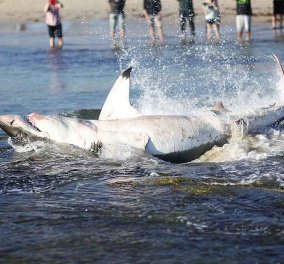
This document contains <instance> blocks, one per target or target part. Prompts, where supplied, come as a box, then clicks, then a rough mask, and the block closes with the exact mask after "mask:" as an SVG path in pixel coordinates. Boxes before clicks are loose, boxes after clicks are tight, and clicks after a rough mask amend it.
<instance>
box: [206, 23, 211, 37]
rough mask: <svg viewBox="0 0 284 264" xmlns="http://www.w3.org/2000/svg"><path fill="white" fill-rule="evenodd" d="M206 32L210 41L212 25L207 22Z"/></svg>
mask: <svg viewBox="0 0 284 264" xmlns="http://www.w3.org/2000/svg"><path fill="white" fill-rule="evenodd" d="M206 32H207V41H210V39H211V25H210V24H209V23H206Z"/></svg>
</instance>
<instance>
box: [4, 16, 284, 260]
mask: <svg viewBox="0 0 284 264" xmlns="http://www.w3.org/2000/svg"><path fill="white" fill-rule="evenodd" d="M107 25H108V23H107V21H93V22H89V21H83V22H81V23H80V22H74V23H67V22H66V23H65V24H64V26H65V27H64V32H65V36H66V37H65V42H66V45H65V46H64V49H63V50H61V51H49V50H48V49H47V45H48V39H47V33H46V28H45V25H43V24H40V23H38V24H31V25H28V27H27V31H24V32H8V33H7V32H6V33H1V36H0V37H1V42H0V113H1V114H20V115H27V114H29V113H31V112H41V113H45V114H62V115H68V116H77V117H80V118H88V119H92V118H93V119H95V118H97V116H98V114H99V109H100V108H101V107H102V104H103V102H104V100H105V98H106V96H107V93H108V91H109V90H110V88H111V86H112V84H113V83H114V81H115V79H116V78H117V76H118V75H119V73H120V72H121V71H122V70H123V69H125V68H126V67H128V66H129V65H132V66H133V68H134V70H133V73H132V77H131V81H132V82H131V90H130V101H131V103H132V105H133V106H135V107H136V108H137V109H139V110H140V111H141V112H142V113H144V114H183V115H186V114H191V113H194V112H197V111H202V110H203V109H207V108H210V107H211V106H212V105H213V104H214V103H215V102H216V101H220V100H222V101H223V102H224V104H225V106H226V107H227V108H229V109H230V110H231V111H233V113H246V112H249V111H251V109H255V108H259V107H262V106H267V105H269V104H272V103H274V102H280V101H281V100H282V99H283V98H282V94H283V93H281V90H280V91H279V88H280V87H281V84H280V83H279V75H278V72H277V69H276V67H275V64H274V62H273V61H272V59H271V57H270V55H269V54H270V53H275V54H277V55H278V56H279V57H280V59H282V61H284V53H283V44H284V40H283V37H281V36H273V35H272V33H271V32H270V30H269V29H267V27H268V26H267V25H260V26H257V27H255V28H254V32H253V39H254V40H253V41H252V42H251V44H249V45H248V44H245V45H240V44H237V43H236V42H235V31H234V28H230V27H223V28H222V33H223V42H222V43H220V44H210V45H208V44H206V43H205V41H204V36H203V35H202V34H200V35H199V36H198V38H197V40H196V43H195V44H191V45H185V46H181V45H180V44H179V39H178V37H177V35H178V34H176V29H177V26H176V25H175V24H173V25H169V24H167V26H166V28H165V30H166V45H165V46H164V47H162V48H159V47H158V48H150V47H149V46H148V36H147V34H146V26H145V24H144V23H143V22H142V21H141V22H139V21H132V22H131V23H129V25H128V27H127V28H128V41H127V48H126V49H125V50H123V51H118V50H116V51H114V50H111V49H110V42H109V38H108V28H107ZM202 30H203V28H202V26H200V28H199V31H200V32H202ZM96 109H98V110H96ZM281 130H282V128H281V127H278V128H277V129H270V130H268V132H267V133H265V134H262V135H256V136H254V137H245V138H244V139H241V138H239V137H238V136H236V137H234V138H233V139H232V140H231V141H230V142H229V143H228V144H226V145H225V146H224V147H222V148H214V149H213V150H212V151H209V152H208V153H206V154H205V155H204V156H203V157H201V158H200V159H199V160H197V161H194V162H191V163H185V164H171V163H167V162H163V161H161V160H158V159H156V158H154V157H152V156H151V155H149V154H146V153H144V152H140V151H137V150H133V149H129V148H128V147H127V146H125V147H123V148H117V149H112V150H111V151H108V149H106V150H105V151H103V152H102V153H101V154H100V155H99V156H95V155H94V154H92V153H89V152H86V151H83V150H80V149H77V148H74V147H72V146H60V145H56V144H50V143H48V144H45V143H43V142H36V143H34V144H33V146H32V148H31V149H28V148H25V147H24V148H23V149H18V151H19V152H15V151H14V150H13V148H12V147H11V146H10V145H9V144H8V138H7V137H6V136H5V135H4V133H3V132H2V131H0V234H1V243H0V262H1V263H95V262H96V263H281V262H282V261H283V259H284V248H283V243H284V198H283V197H284V196H283V190H284V176H283V175H284V167H283V163H284V157H283V147H284V146H283V142H284V141H283V133H282V132H281ZM28 150H30V151H28Z"/></svg>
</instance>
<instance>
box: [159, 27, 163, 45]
mask: <svg viewBox="0 0 284 264" xmlns="http://www.w3.org/2000/svg"><path fill="white" fill-rule="evenodd" d="M158 35H159V39H160V45H161V46H162V45H163V44H164V32H163V27H159V28H158Z"/></svg>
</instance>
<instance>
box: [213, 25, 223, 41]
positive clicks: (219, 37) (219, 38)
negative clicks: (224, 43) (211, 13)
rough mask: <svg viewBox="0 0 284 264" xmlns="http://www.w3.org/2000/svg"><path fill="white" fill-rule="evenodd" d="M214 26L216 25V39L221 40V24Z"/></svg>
mask: <svg viewBox="0 0 284 264" xmlns="http://www.w3.org/2000/svg"><path fill="white" fill-rule="evenodd" d="M213 27H214V31H215V35H216V39H217V40H218V41H220V40H221V34H220V26H219V24H214V25H213Z"/></svg>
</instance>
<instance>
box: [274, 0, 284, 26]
mask: <svg viewBox="0 0 284 264" xmlns="http://www.w3.org/2000/svg"><path fill="white" fill-rule="evenodd" d="M283 14H284V0H273V16H272V29H273V30H274V29H276V24H277V21H278V22H279V29H282V26H283Z"/></svg>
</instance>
